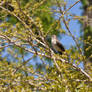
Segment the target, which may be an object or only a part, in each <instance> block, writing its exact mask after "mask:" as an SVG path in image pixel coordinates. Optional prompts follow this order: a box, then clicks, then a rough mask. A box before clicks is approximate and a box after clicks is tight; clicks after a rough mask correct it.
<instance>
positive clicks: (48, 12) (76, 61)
mask: <svg viewBox="0 0 92 92" xmlns="http://www.w3.org/2000/svg"><path fill="white" fill-rule="evenodd" d="M80 2H81V1H80V0H76V1H75V3H73V4H72V5H70V6H69V7H68V8H67V4H68V3H67V2H65V1H64V0H1V1H0V53H1V54H0V91H2V92H3V91H4V92H7V91H9V92H15V91H16V92H22V91H24V92H31V91H32V92H33V91H36V92H40V91H41V92H44V91H46V92H47V91H49V92H85V91H87V92H91V91H92V71H91V70H92V68H89V71H90V72H88V70H87V71H86V69H85V66H84V69H82V68H80V67H79V65H80V64H81V63H82V62H83V65H84V64H85V62H86V61H89V57H92V54H90V55H89V56H86V55H85V54H84V49H83V44H84V43H89V46H88V47H87V48H86V50H87V49H89V48H90V47H91V46H92V39H91V38H90V36H88V37H87V38H88V39H86V40H83V38H82V37H79V38H76V37H75V35H73V34H72V32H71V31H73V30H70V27H69V23H70V21H71V20H78V21H80V22H82V21H84V19H85V16H76V15H73V14H71V13H70V12H69V10H70V9H71V8H73V7H74V6H75V5H76V4H78V3H80ZM55 14H57V15H59V16H58V19H55V18H54V17H55ZM61 22H63V24H64V26H65V28H66V30H67V31H66V30H65V29H63V28H62V25H61ZM53 34H54V35H57V36H59V37H60V34H63V35H64V36H65V35H68V36H70V37H72V39H73V40H74V42H75V44H76V46H72V47H71V48H70V49H69V50H67V49H66V50H65V52H64V53H63V54H62V55H60V54H58V53H55V52H54V50H53V49H52V45H51V37H52V35H53ZM63 35H62V37H63ZM89 40H90V41H89ZM37 61H38V62H37ZM34 63H35V65H34Z"/></svg>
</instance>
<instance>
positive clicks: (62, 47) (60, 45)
mask: <svg viewBox="0 0 92 92" xmlns="http://www.w3.org/2000/svg"><path fill="white" fill-rule="evenodd" d="M57 46H58V47H59V48H60V49H61V51H65V48H64V46H63V45H62V44H61V43H60V42H59V41H57Z"/></svg>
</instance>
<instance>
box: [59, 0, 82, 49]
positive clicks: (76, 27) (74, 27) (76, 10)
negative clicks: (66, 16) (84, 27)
mask: <svg viewBox="0 0 92 92" xmlns="http://www.w3.org/2000/svg"><path fill="white" fill-rule="evenodd" d="M69 1H70V2H68V3H69V4H68V7H69V5H72V4H74V2H75V1H76V0H74V1H73V0H69ZM81 7H82V3H81V2H79V3H77V4H76V5H75V6H74V7H73V8H71V9H70V10H69V12H70V13H71V14H74V15H77V16H81V15H82V13H83V10H82V9H80V8H81ZM62 28H63V29H66V28H65V26H64V25H62ZM69 28H70V30H71V32H72V34H73V35H74V36H75V37H79V36H80V28H81V25H80V24H79V22H78V20H71V21H70V24H69ZM59 40H60V39H59ZM60 41H61V43H63V45H64V46H65V48H66V49H69V48H70V47H71V46H74V45H75V42H74V41H73V39H72V38H71V37H69V36H64V37H63V38H62V39H61V40H60Z"/></svg>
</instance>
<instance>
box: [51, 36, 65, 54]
mask: <svg viewBox="0 0 92 92" xmlns="http://www.w3.org/2000/svg"><path fill="white" fill-rule="evenodd" d="M51 44H52V48H53V50H54V52H56V53H59V54H61V55H62V53H63V52H64V51H65V48H64V46H63V45H62V44H61V43H60V42H59V41H58V39H57V37H56V35H53V36H52V38H51Z"/></svg>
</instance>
